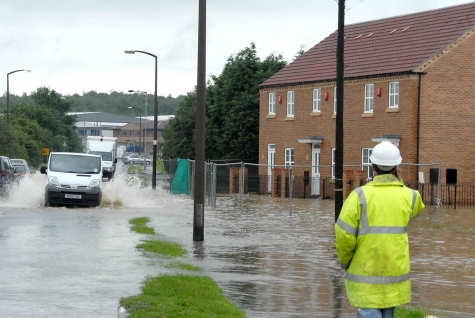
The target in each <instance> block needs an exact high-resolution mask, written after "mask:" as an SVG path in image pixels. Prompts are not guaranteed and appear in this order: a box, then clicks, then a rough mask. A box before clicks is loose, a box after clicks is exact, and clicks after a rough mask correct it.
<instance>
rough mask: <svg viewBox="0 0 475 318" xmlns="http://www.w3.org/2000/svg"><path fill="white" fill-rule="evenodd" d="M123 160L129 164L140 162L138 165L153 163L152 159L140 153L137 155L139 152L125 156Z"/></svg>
mask: <svg viewBox="0 0 475 318" xmlns="http://www.w3.org/2000/svg"><path fill="white" fill-rule="evenodd" d="M122 162H123V163H124V164H125V165H127V164H129V163H130V164H132V165H133V164H138V165H143V164H146V165H149V164H151V163H152V161H151V160H150V159H146V158H144V157H142V156H140V155H137V154H132V155H130V156H128V157H125V158H122Z"/></svg>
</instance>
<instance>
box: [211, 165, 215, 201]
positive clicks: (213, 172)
mask: <svg viewBox="0 0 475 318" xmlns="http://www.w3.org/2000/svg"><path fill="white" fill-rule="evenodd" d="M211 164H212V165H211V169H212V179H211V185H212V189H213V208H215V209H216V165H215V164H214V163H213V162H212V163H211Z"/></svg>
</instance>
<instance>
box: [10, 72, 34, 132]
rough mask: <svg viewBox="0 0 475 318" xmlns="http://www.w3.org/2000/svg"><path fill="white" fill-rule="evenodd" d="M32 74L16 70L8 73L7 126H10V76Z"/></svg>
mask: <svg viewBox="0 0 475 318" xmlns="http://www.w3.org/2000/svg"><path fill="white" fill-rule="evenodd" d="M23 71H25V72H31V70H16V71H13V72H10V73H7V125H10V83H9V76H10V74H13V73H16V72H23Z"/></svg>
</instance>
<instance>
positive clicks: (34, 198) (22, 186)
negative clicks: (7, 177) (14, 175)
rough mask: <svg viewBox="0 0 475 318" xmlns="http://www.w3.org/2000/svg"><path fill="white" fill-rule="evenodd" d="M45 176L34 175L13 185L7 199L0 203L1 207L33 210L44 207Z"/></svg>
mask: <svg viewBox="0 0 475 318" xmlns="http://www.w3.org/2000/svg"><path fill="white" fill-rule="evenodd" d="M45 178H46V177H45V176H44V175H42V174H39V173H35V174H33V175H32V177H31V178H28V177H25V178H23V179H22V180H20V182H19V183H18V184H16V185H14V186H13V187H12V189H11V191H10V194H9V196H8V197H7V198H4V199H3V200H2V201H0V206H2V207H18V208H34V207H39V206H42V205H44V199H45V185H46V181H45Z"/></svg>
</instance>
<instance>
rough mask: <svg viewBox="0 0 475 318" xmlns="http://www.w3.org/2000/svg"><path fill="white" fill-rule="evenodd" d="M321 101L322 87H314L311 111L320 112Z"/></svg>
mask: <svg viewBox="0 0 475 318" xmlns="http://www.w3.org/2000/svg"><path fill="white" fill-rule="evenodd" d="M321 101H322V89H321V88H314V89H313V112H314V113H318V112H320V104H321Z"/></svg>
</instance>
